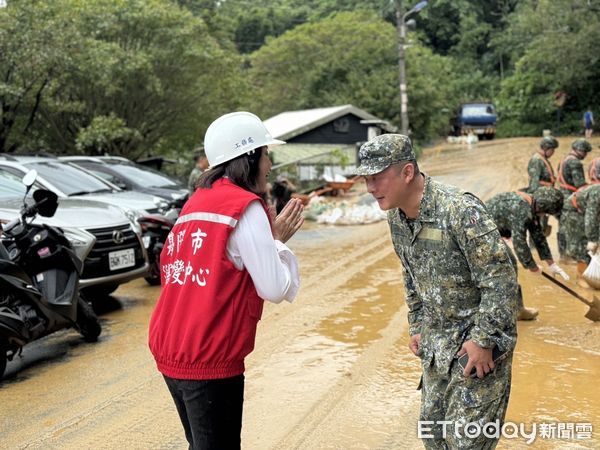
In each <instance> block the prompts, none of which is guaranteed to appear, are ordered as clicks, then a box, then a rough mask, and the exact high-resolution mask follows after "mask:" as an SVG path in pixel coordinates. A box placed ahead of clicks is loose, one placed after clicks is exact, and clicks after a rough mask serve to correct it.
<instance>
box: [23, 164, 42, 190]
mask: <svg viewBox="0 0 600 450" xmlns="http://www.w3.org/2000/svg"><path fill="white" fill-rule="evenodd" d="M37 176H38V173H37V170H35V169H32V170H30V171H29V172H27V173H26V174H25V175H24V176H23V180H22V181H23V184H24V185H25V186H27V187H28V188H30V187H31V186H33V183H35V180H36V178H37ZM27 190H29V189H27Z"/></svg>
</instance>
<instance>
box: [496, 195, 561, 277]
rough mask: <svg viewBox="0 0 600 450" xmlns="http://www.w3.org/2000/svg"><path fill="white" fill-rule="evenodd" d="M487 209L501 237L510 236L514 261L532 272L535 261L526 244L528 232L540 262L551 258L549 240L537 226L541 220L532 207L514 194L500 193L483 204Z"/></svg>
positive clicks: (539, 226)
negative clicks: (514, 254) (515, 258)
mask: <svg viewBox="0 0 600 450" xmlns="http://www.w3.org/2000/svg"><path fill="white" fill-rule="evenodd" d="M486 207H487V210H488V212H489V213H490V215H491V216H492V218H493V219H494V222H496V226H497V227H498V230H499V231H500V234H501V235H502V236H504V237H512V241H513V246H514V248H515V253H516V254H517V258H519V261H520V262H521V264H523V267H525V268H526V269H535V268H536V267H537V264H536V262H535V261H534V259H533V256H532V255H531V249H530V248H529V245H527V232H528V231H529V234H530V235H531V239H532V240H533V243H534V244H535V247H536V248H537V251H538V254H539V255H540V259H542V260H544V261H545V260H548V259H552V253H551V252H550V247H549V246H548V241H546V237H545V236H544V230H543V228H542V225H541V224H540V218H539V216H538V215H537V214H535V212H534V211H533V206H532V205H531V204H529V203H528V202H527V200H525V199H524V198H523V197H522V196H521V195H519V194H517V193H516V192H503V193H502V194H498V195H495V196H494V197H492V198H491V199H489V200H488V201H487V202H486Z"/></svg>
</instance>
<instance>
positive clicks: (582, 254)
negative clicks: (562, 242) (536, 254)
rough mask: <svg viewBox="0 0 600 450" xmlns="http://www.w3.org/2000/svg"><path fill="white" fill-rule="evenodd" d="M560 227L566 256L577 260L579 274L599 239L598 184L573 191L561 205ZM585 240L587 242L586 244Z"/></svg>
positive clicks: (599, 198)
mask: <svg viewBox="0 0 600 450" xmlns="http://www.w3.org/2000/svg"><path fill="white" fill-rule="evenodd" d="M561 227H563V231H564V234H565V237H566V240H567V247H566V252H567V256H570V257H571V258H573V259H575V260H576V261H577V272H578V274H579V275H580V276H581V275H582V274H583V272H584V271H585V269H586V267H587V265H588V264H589V262H590V257H589V255H588V252H595V251H596V250H597V248H598V241H599V240H600V236H599V234H600V185H599V184H591V185H589V186H586V187H584V188H583V189H581V190H579V191H577V192H574V193H573V194H571V195H570V196H569V198H568V199H567V200H566V202H565V205H564V207H563V220H562V221H561ZM586 242H587V244H586Z"/></svg>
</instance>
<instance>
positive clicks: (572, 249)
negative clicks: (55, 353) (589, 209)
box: [560, 209, 590, 263]
mask: <svg viewBox="0 0 600 450" xmlns="http://www.w3.org/2000/svg"><path fill="white" fill-rule="evenodd" d="M560 227H561V229H562V230H563V233H564V235H565V240H566V249H565V253H566V255H567V256H569V257H571V258H573V259H575V260H576V261H585V262H586V263H589V262H590V256H589V255H588V254H587V250H586V248H585V247H586V244H587V237H586V235H585V215H584V214H583V213H580V212H577V211H576V210H574V209H567V210H564V211H563V212H562V215H561V222H560Z"/></svg>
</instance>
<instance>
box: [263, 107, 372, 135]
mask: <svg viewBox="0 0 600 450" xmlns="http://www.w3.org/2000/svg"><path fill="white" fill-rule="evenodd" d="M348 113H351V114H354V115H355V116H357V117H359V118H361V119H365V120H378V118H377V117H375V116H373V115H372V114H369V113H368V112H366V111H363V110H362V109H360V108H357V107H356V106H353V105H341V106H331V107H329V108H315V109H303V110H300V111H286V112H283V113H281V114H277V115H276V116H273V117H271V118H269V119H267V120H265V121H264V123H265V125H266V127H267V129H268V130H269V131H270V132H271V134H272V135H273V137H274V138H276V139H282V140H286V139H291V138H293V137H295V136H298V135H300V134H304V133H306V132H308V131H310V130H312V129H314V128H317V127H319V126H321V125H323V124H325V123H327V122H331V121H332V120H335V119H337V118H338V117H342V116H345V115H346V114H348Z"/></svg>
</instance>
